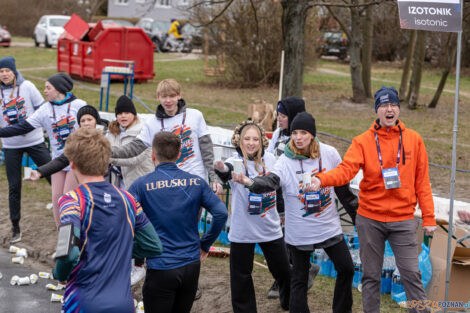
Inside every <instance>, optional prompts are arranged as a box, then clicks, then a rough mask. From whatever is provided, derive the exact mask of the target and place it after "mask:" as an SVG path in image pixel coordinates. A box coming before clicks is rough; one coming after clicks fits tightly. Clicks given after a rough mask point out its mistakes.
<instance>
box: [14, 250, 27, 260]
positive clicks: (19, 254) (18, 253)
mask: <svg viewBox="0 0 470 313" xmlns="http://www.w3.org/2000/svg"><path fill="white" fill-rule="evenodd" d="M15 255H16V256H22V257H23V258H27V257H28V251H27V250H26V249H24V248H23V249H18V251H16V254H15Z"/></svg>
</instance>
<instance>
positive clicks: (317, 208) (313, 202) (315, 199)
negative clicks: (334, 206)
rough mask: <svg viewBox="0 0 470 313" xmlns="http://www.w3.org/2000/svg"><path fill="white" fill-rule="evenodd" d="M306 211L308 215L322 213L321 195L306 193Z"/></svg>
mask: <svg viewBox="0 0 470 313" xmlns="http://www.w3.org/2000/svg"><path fill="white" fill-rule="evenodd" d="M305 211H306V213H307V214H312V213H319V212H321V193H320V191H317V192H306V193H305Z"/></svg>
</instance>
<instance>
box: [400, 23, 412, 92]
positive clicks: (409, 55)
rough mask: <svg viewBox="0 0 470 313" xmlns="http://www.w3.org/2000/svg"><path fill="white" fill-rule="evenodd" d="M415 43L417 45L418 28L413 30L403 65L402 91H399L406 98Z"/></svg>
mask: <svg viewBox="0 0 470 313" xmlns="http://www.w3.org/2000/svg"><path fill="white" fill-rule="evenodd" d="M415 45H416V30H411V31H410V40H409V43H408V48H407V49H406V58H405V64H404V65H403V71H402V74H401V83H400V91H399V95H400V98H404V97H405V96H406V87H407V86H408V80H409V77H410V70H411V59H412V58H413V55H414V51H415Z"/></svg>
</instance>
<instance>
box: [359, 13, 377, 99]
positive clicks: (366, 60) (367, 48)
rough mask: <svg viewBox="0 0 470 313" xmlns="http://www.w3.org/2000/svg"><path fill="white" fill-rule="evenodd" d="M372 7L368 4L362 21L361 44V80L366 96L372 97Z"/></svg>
mask: <svg viewBox="0 0 470 313" xmlns="http://www.w3.org/2000/svg"><path fill="white" fill-rule="evenodd" d="M372 15H373V7H372V6H368V7H367V9H366V12H365V18H364V22H363V32H362V33H363V39H364V40H363V45H362V56H361V60H362V82H363V83H364V92H365V96H366V97H367V98H370V97H372V92H371V67H372V39H373V36H374V23H373V21H372Z"/></svg>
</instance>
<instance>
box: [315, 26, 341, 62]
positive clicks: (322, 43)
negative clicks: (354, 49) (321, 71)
mask: <svg viewBox="0 0 470 313" xmlns="http://www.w3.org/2000/svg"><path fill="white" fill-rule="evenodd" d="M317 42H318V45H317V51H318V53H319V54H320V56H321V55H333V56H337V57H338V58H339V59H340V60H344V59H346V57H347V56H348V38H347V36H346V34H345V33H343V32H338V31H326V32H324V33H323V35H322V36H321V37H320V38H319V39H318V40H317Z"/></svg>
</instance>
